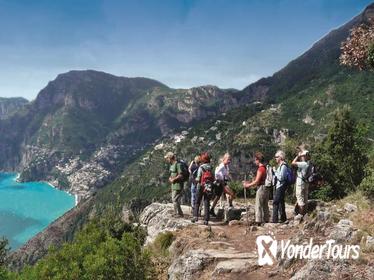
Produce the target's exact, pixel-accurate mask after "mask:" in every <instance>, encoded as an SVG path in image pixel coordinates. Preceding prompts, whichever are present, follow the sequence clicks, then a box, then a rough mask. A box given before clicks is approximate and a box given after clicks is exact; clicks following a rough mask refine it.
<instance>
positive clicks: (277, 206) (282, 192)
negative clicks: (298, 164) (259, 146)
mask: <svg viewBox="0 0 374 280" xmlns="http://www.w3.org/2000/svg"><path fill="white" fill-rule="evenodd" d="M285 159H286V154H285V153H284V152H283V151H277V152H276V154H275V161H276V162H277V165H278V168H277V170H276V171H275V176H276V184H275V192H274V195H273V223H278V221H279V215H280V222H281V223H284V222H286V221H287V215H286V205H285V202H284V198H285V196H286V189H287V186H288V184H289V183H288V181H287V170H288V167H287V164H286V162H285Z"/></svg>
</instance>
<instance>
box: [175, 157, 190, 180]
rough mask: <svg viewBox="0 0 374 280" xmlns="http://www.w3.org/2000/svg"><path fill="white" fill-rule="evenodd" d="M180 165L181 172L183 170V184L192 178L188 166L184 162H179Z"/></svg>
mask: <svg viewBox="0 0 374 280" xmlns="http://www.w3.org/2000/svg"><path fill="white" fill-rule="evenodd" d="M178 164H180V167H181V170H182V176H183V178H182V179H181V182H186V181H188V179H189V178H190V172H189V171H188V165H187V163H186V162H185V161H184V160H179V161H178Z"/></svg>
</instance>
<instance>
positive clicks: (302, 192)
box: [292, 150, 310, 219]
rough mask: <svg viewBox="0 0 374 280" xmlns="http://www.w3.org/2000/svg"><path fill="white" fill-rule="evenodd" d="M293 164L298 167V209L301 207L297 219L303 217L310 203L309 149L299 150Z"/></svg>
mask: <svg viewBox="0 0 374 280" xmlns="http://www.w3.org/2000/svg"><path fill="white" fill-rule="evenodd" d="M292 165H293V166H296V167H297V177H296V200H297V205H296V207H295V208H296V209H299V213H298V215H297V216H296V217H295V219H301V218H302V217H303V216H304V215H305V213H306V211H307V203H308V189H309V183H308V181H307V178H306V177H307V173H308V170H309V166H310V155H309V151H307V150H303V151H301V152H299V154H298V155H297V157H295V159H294V160H293V161H292Z"/></svg>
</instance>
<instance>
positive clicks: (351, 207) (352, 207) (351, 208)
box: [344, 203, 357, 212]
mask: <svg viewBox="0 0 374 280" xmlns="http://www.w3.org/2000/svg"><path fill="white" fill-rule="evenodd" d="M344 210H345V211H347V212H355V211H357V206H356V205H354V204H351V203H346V204H345V205H344Z"/></svg>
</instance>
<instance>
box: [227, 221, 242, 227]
mask: <svg viewBox="0 0 374 280" xmlns="http://www.w3.org/2000/svg"><path fill="white" fill-rule="evenodd" d="M236 225H241V221H238V220H232V221H230V222H229V226H236Z"/></svg>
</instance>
